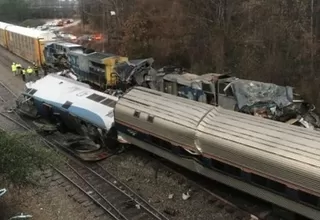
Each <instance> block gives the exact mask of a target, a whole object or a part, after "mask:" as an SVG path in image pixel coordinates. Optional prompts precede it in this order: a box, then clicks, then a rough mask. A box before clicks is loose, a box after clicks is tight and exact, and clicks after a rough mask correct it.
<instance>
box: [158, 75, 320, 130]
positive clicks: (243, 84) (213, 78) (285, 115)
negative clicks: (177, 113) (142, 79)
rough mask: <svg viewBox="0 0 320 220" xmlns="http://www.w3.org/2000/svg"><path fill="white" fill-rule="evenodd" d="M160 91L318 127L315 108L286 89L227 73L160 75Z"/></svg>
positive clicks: (286, 121) (292, 122)
mask: <svg viewBox="0 0 320 220" xmlns="http://www.w3.org/2000/svg"><path fill="white" fill-rule="evenodd" d="M160 91H162V92H165V93H169V94H173V95H176V96H181V97H185V98H188V99H192V100H195V101H199V102H204V103H208V104H212V105H216V106H221V107H223V108H225V109H229V110H234V111H238V112H243V113H247V114H251V115H255V116H260V117H264V118H269V119H272V120H276V121H281V122H285V123H288V124H294V125H299V126H303V127H306V128H312V129H313V128H315V129H318V128H320V119H319V116H318V115H317V114H316V113H315V112H314V110H315V107H314V106H313V105H310V104H309V103H306V102H305V101H304V100H301V98H300V97H299V96H298V95H295V94H294V91H293V88H292V87H289V86H279V85H275V84H272V83H263V82H257V81H252V80H243V79H238V78H236V77H232V76H230V75H228V74H216V73H208V74H204V75H201V76H198V75H195V74H190V73H183V74H177V73H173V74H167V75H165V76H163V80H162V82H161V85H160Z"/></svg>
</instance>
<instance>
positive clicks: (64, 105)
mask: <svg viewBox="0 0 320 220" xmlns="http://www.w3.org/2000/svg"><path fill="white" fill-rule="evenodd" d="M71 105H72V102H69V101H66V102H65V103H64V104H63V105H62V108H65V109H68V108H70V106H71Z"/></svg>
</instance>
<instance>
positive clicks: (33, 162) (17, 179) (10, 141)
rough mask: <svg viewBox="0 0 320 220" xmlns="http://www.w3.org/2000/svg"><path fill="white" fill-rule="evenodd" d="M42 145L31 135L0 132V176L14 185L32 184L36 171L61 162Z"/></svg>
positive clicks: (37, 138) (36, 137) (34, 135)
mask: <svg viewBox="0 0 320 220" xmlns="http://www.w3.org/2000/svg"><path fill="white" fill-rule="evenodd" d="M43 145H44V144H43V143H42V142H41V141H40V139H39V137H38V136H37V135H36V134H33V133H22V134H15V133H10V134H9V133H5V132H0V153H1V154H0V175H1V176H2V177H4V178H5V179H6V180H8V181H10V182H12V183H15V184H26V183H31V182H34V181H35V175H34V173H35V172H36V171H39V170H43V169H46V168H49V166H50V165H55V164H57V163H58V162H59V161H61V158H60V157H59V156H58V155H57V154H56V153H54V151H52V150H51V149H48V148H46V147H45V146H43Z"/></svg>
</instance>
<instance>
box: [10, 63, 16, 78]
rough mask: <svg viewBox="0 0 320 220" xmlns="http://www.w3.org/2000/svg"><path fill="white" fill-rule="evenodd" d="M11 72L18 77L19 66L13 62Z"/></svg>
mask: <svg viewBox="0 0 320 220" xmlns="http://www.w3.org/2000/svg"><path fill="white" fill-rule="evenodd" d="M11 70H12V74H13V75H16V73H17V66H16V64H15V63H14V62H13V63H12V65H11Z"/></svg>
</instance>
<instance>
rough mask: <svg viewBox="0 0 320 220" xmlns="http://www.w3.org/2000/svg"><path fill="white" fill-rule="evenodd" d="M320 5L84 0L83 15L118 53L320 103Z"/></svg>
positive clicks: (262, 0) (279, 0) (267, 0)
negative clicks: (292, 91)
mask: <svg viewBox="0 0 320 220" xmlns="http://www.w3.org/2000/svg"><path fill="white" fill-rule="evenodd" d="M319 6H320V1H319V0H311V1H310V0H188V1H185V0H80V12H81V17H82V20H83V21H84V22H85V23H86V24H88V25H89V26H90V27H91V28H95V29H96V30H100V31H102V32H104V34H106V35H107V36H108V39H109V40H108V43H107V49H108V50H109V51H110V52H116V53H121V54H123V55H128V56H130V57H148V56H152V57H154V58H155V60H156V62H157V64H159V65H165V64H178V65H182V66H184V67H186V68H189V69H190V70H191V71H192V72H195V73H199V74H201V73H205V72H219V73H222V72H230V73H232V74H235V75H236V76H238V77H242V78H249V79H254V80H259V81H265V82H272V83H277V84H280V85H292V86H295V87H297V89H298V91H299V92H301V93H302V94H303V95H304V96H305V97H306V98H307V99H309V100H308V101H312V102H313V103H316V104H317V106H318V109H320V95H319V85H320V79H319V46H318V45H319V43H318V42H319V37H320V26H319V21H320V20H319V18H320V16H319V8H320V7H319ZM111 10H112V11H115V12H116V15H115V16H111V14H110V11H111Z"/></svg>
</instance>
